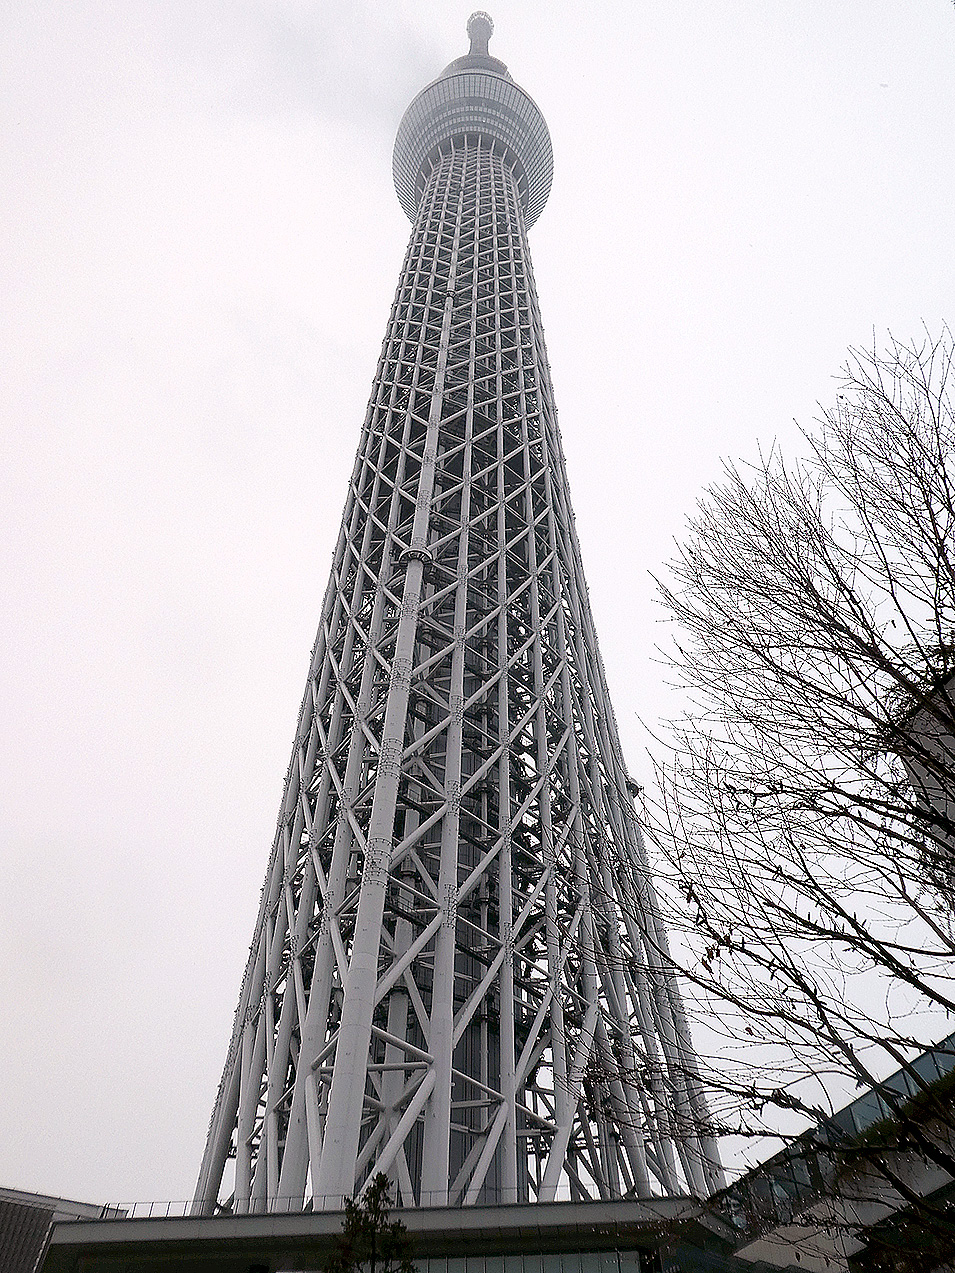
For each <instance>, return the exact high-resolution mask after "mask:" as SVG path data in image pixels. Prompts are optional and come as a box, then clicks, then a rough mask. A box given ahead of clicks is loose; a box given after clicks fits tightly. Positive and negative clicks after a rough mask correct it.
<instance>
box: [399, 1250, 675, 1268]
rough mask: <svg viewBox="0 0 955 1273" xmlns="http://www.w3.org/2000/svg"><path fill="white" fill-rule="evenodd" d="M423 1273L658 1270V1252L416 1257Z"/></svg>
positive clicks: (416, 1261) (564, 1252) (562, 1252)
mask: <svg viewBox="0 0 955 1273" xmlns="http://www.w3.org/2000/svg"><path fill="white" fill-rule="evenodd" d="M415 1266H416V1267H417V1268H418V1269H419V1270H420V1273H655V1271H656V1270H657V1269H658V1268H659V1267H660V1266H659V1259H658V1256H657V1253H656V1251H555V1252H552V1253H549V1254H543V1255H531V1254H515V1255H468V1256H449V1257H447V1258H444V1259H442V1258H436V1257H432V1258H430V1259H426V1260H415Z"/></svg>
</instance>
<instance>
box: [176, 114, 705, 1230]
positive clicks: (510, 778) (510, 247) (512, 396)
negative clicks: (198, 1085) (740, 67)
mask: <svg viewBox="0 0 955 1273" xmlns="http://www.w3.org/2000/svg"><path fill="white" fill-rule="evenodd" d="M627 783H628V780H627V775H626V772H625V769H624V764H623V760H622V756H621V750H620V745H619V741H618V738H617V732H616V726H615V722H614V717H613V712H612V710H611V706H610V701H609V697H608V694H607V689H606V685H605V680H604V674H603V669H602V665H601V661H600V657H599V654H598V649H597V641H596V637H595V633H594V628H593V623H592V620H591V615H590V609H589V606H588V600H587V591H586V586H585V583H584V576H583V571H582V568H581V562H580V553H579V549H578V544H577V539H576V535H575V531H574V521H573V515H572V512H571V507H570V500H569V494H568V487H567V480H566V476H565V469H564V460H563V455H562V451H561V444H560V439H559V436H558V431H557V422H556V416H555V410H554V399H553V393H552V389H551V385H550V381H549V377H548V369H547V361H546V355H545V349H544V340H543V333H542V328H541V322H540V316H539V312H538V305H537V298H536V294H535V289H534V283H533V278H532V274H531V264H530V258H529V255H528V249H527V239H526V229H525V218H524V212H523V209H522V206H521V200H520V195H519V185H518V174H515V171H514V161H513V159H512V158H511V157H510V156H509V155H508V154H507V153H506V152H505V151H504V150H503V149H502V148H501V147H500V145H499V144H496V143H494V142H491V141H489V140H488V139H487V138H482V137H480V136H471V137H458V138H455V139H453V140H451V141H449V142H447V143H446V144H445V145H444V146H443V147H442V150H441V152H440V153H439V154H438V155H437V156H436V157H435V158H434V159H433V160H432V161H431V168H430V174H429V175H428V178H427V183H426V187H425V190H424V194H423V197H422V198H421V202H420V206H419V210H418V214H417V219H416V221H415V223H414V228H413V232H412V237H411V241H410V245H409V248H408V253H407V256H406V259H405V264H404V268H403V271H402V274H401V279H400V283H399V287H398V292H397V296H396V299H395V303H394V307H393V309H392V313H391V318H390V322H389V325H388V330H387V334H386V338H385V342H384V346H383V351H382V356H381V360H380V363H379V367H378V373H377V377H376V380H375V383H374V388H373V396H372V401H371V404H370V406H369V410H368V415H367V418H366V421H365V426H364V431H363V434H362V439H361V444H360V447H359V452H358V457H357V460H356V464H355V469H354V473H353V476H352V479H351V482H350V486H349V492H348V500H347V504H346V508H345V515H344V520H343V524H342V530H341V535H340V538H339V541H338V546H337V549H336V552H335V558H334V563H333V567H332V573H331V580H330V583H329V587H328V591H327V595H326V598H325V603H324V609H323V613H322V619H321V626H320V628H319V633H318V638H317V641H316V645H315V649H314V654H313V658H312V664H311V670H310V673H309V679H308V686H307V690H306V694H305V700H304V704H303V707H302V712H301V716H300V720H299V726H298V734H297V738H296V742H295V748H294V752H293V756H292V761H291V766H290V769H289V774H288V779H287V783H286V788H285V797H284V802H283V804H282V809H281V814H280V818H279V827H278V833H277V838H276V841H275V847H274V851H273V855H272V860H271V864H270V867H269V871H268V876H267V879H266V883H265V887H264V890H263V895H262V901H261V909H260V912H259V917H258V923H257V928H256V932H255V939H254V942H253V945H252V950H251V953H250V957H249V963H248V967H247V970H246V974H245V978H244V981H243V985H242V991H241V998H240V1002H239V1006H238V1010H237V1014H236V1020H235V1029H234V1033H233V1037H232V1042H231V1046H230V1049H229V1054H228V1059H227V1062H226V1066H225V1072H224V1075H223V1079H222V1083H221V1086H220V1090H219V1095H218V1100H217V1103H216V1107H215V1110H214V1114H213V1120H212V1125H211V1129H210V1133H209V1139H208V1144H207V1148H206V1155H205V1159H204V1162H203V1166H202V1173H201V1177H200V1181H199V1186H198V1191H197V1195H196V1207H197V1210H199V1211H202V1210H211V1209H212V1208H213V1207H214V1206H215V1205H217V1203H218V1205H226V1206H228V1207H230V1208H234V1209H235V1210H236V1211H239V1212H244V1211H248V1210H252V1211H256V1210H266V1209H270V1208H291V1209H299V1208H302V1207H308V1206H313V1207H316V1208H318V1207H323V1206H338V1205H340V1203H341V1199H342V1196H343V1195H351V1194H352V1193H353V1191H354V1190H356V1189H357V1188H360V1187H361V1185H362V1183H363V1182H364V1181H366V1180H367V1179H368V1178H369V1177H370V1176H371V1175H372V1174H374V1173H376V1172H379V1171H385V1172H387V1173H389V1174H390V1176H391V1177H392V1178H393V1180H394V1181H395V1182H396V1184H397V1188H398V1194H399V1199H400V1202H401V1204H402V1205H405V1206H415V1205H444V1204H450V1205H456V1204H464V1205H467V1204H472V1203H478V1202H498V1201H525V1200H535V1199H536V1200H549V1199H554V1198H561V1197H565V1198H572V1199H589V1198H615V1197H621V1196H627V1195H630V1196H645V1195H651V1194H654V1193H680V1192H685V1191H690V1192H693V1193H698V1194H702V1193H708V1192H709V1191H710V1190H711V1189H712V1188H713V1187H714V1186H716V1185H717V1184H718V1183H719V1168H718V1164H717V1159H716V1155H715V1151H714V1148H713V1145H712V1144H711V1143H710V1142H709V1141H708V1140H707V1138H706V1136H705V1134H704V1131H703V1128H704V1125H705V1121H706V1111H705V1108H704V1105H703V1100H702V1097H701V1095H700V1091H699V1088H698V1084H697V1081H696V1077H695V1063H694V1057H693V1053H692V1050H691V1047H690V1043H689V1040H688V1036H687V1032H686V1027H685V1023H684V1020H683V1016H682V1011H681V1007H680V1003H679V998H678V994H677V990H676V987H675V985H674V983H673V981H672V979H671V977H670V976H669V974H668V971H667V968H666V964H665V949H666V948H665V935H664V933H663V931H662V928H661V924H660V920H659V917H658V910H657V906H656V903H655V900H654V894H653V888H652V884H651V881H650V878H649V875H648V870H647V864H646V859H645V855H644V852H643V848H642V843H641V840H640V834H639V827H638V826H637V823H636V820H635V816H634V811H633V806H632V803H631V800H630V798H629V796H628V793H627ZM230 1158H234V1160H235V1162H234V1182H233V1181H232V1180H231V1174H232V1173H231V1170H230V1169H229V1168H228V1165H227V1160H228V1159H230ZM230 1193H231V1197H227V1195H229V1194H230Z"/></svg>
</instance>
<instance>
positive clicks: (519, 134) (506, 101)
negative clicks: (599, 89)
mask: <svg viewBox="0 0 955 1273" xmlns="http://www.w3.org/2000/svg"><path fill="white" fill-rule="evenodd" d="M493 30H494V24H493V23H492V22H491V19H490V18H489V17H488V15H487V14H486V13H482V12H478V13H472V15H471V17H470V18H469V19H468V35H469V36H470V38H471V48H470V51H469V52H468V53H466V54H465V55H464V57H459V58H456V59H455V60H454V61H453V62H452V63H451V65H450V66H448V67H447V68H446V69H445V70H444V71H443V72H442V73H441V75H439V76H438V78H437V79H436V80H434V81H433V82H432V83H431V84H429V85H428V87H427V88H425V89H422V91H421V92H420V93H419V94H418V96H417V97H416V98H415V99H414V101H413V102H412V103H411V105H410V106H409V107H408V109H407V110H406V111H405V114H404V118H403V119H402V121H401V123H400V125H399V127H398V136H397V137H396V138H395V153H394V177H395V189H396V190H397V192H398V201H399V202H400V204H401V206H402V208H403V209H404V211H405V212H406V213H407V215H408V217H409V218H410V219H411V220H412V221H413V220H414V219H415V215H416V214H417V211H418V204H419V202H420V200H421V196H422V194H423V193H424V188H425V183H426V181H427V175H428V171H429V167H430V164H429V161H430V160H431V159H432V158H433V157H434V156H435V155H436V154H437V153H438V152H439V151H440V150H441V149H442V147H445V146H447V144H448V143H449V142H450V141H451V139H452V138H454V137H466V136H480V137H485V138H487V139H488V140H490V141H493V142H496V143H499V145H500V146H501V148H502V150H503V151H504V152H505V153H506V154H507V155H508V156H509V158H510V159H512V160H513V162H514V169H515V173H516V175H517V181H518V190H519V192H520V197H521V202H522V204H523V207H524V215H525V217H526V221H527V225H528V226H532V225H533V224H534V222H535V221H536V220H537V218H538V217H539V216H540V214H541V212H542V211H543V208H544V204H545V203H546V202H547V196H548V195H549V194H550V187H551V181H552V180H553V176H554V154H553V151H552V149H551V144H550V133H549V132H548V131H547V124H546V123H545V122H544V116H543V115H542V114H541V113H540V111H539V110H538V108H537V106H536V105H535V104H534V102H533V100H532V99H531V98H530V97H529V96H528V94H527V93H525V92H524V90H523V89H522V88H521V87H520V85H518V84H515V83H514V81H513V80H512V79H511V76H510V74H509V73H508V70H507V67H506V66H505V65H504V63H503V62H499V61H498V60H497V58H495V57H491V55H490V54H489V53H488V49H487V45H488V39H489V38H490V36H491V33H492V31H493Z"/></svg>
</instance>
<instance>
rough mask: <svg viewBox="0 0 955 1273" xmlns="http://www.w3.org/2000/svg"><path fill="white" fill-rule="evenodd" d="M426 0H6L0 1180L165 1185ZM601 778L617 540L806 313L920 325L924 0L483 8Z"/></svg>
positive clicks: (389, 234) (301, 631) (829, 351)
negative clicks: (600, 731) (522, 122)
mask: <svg viewBox="0 0 955 1273" xmlns="http://www.w3.org/2000/svg"><path fill="white" fill-rule="evenodd" d="M469 11H470V10H469V7H468V6H467V5H458V4H451V3H448V2H447V0H443V2H439V0H430V2H428V0H390V2H389V3H388V4H385V3H383V2H375V3H373V2H372V0H352V2H351V3H347V2H346V0H339V3H337V4H334V5H332V4H330V3H327V2H326V3H322V0H71V3H68V4H66V3H57V2H56V0H45V2H44V0H39V2H38V3H33V4H9V5H5V6H3V15H2V16H0V39H2V50H0V58H2V64H0V102H2V114H3V129H4V133H5V137H4V143H3V148H2V155H0V225H2V233H3V238H4V243H3V247H4V251H3V253H2V261H0V293H2V295H3V298H4V303H3V306H2V318H0V322H2V325H3V333H2V349H0V383H2V387H0V412H2V421H3V434H2V459H0V492H2V494H0V518H2V526H0V555H2V567H0V568H2V572H3V576H2V577H3V583H4V600H5V605H4V606H3V616H2V627H0V642H2V647H0V648H2V656H3V657H2V661H0V687H2V689H0V692H2V696H3V702H4V709H5V717H6V722H7V723H6V728H5V729H4V731H3V733H2V736H0V857H2V861H0V923H2V926H0V943H2V945H0V1002H2V1005H3V1016H2V1023H0V1092H2V1096H3V1101H4V1107H5V1116H4V1118H3V1120H2V1131H0V1183H2V1184H5V1185H11V1186H16V1187H20V1188H29V1189H37V1190H42V1191H44V1192H50V1193H59V1194H63V1195H67V1196H73V1197H77V1198H83V1199H88V1200H90V1201H97V1202H103V1201H107V1200H109V1201H123V1200H126V1201H129V1200H134V1199H148V1198H183V1197H187V1196H189V1195H190V1194H191V1192H192V1188H193V1184H194V1178H195V1173H196V1170H197V1168H198V1163H199V1158H200V1155H201V1150H202V1144H203V1140H204V1136H205V1130H206V1125H207V1121H208V1117H209V1113H210V1111H211V1106H212V1101H213V1097H214V1093H215V1087H216V1084H217V1081H218V1077H219V1072H220V1068H221V1064H222V1060H223V1058H224V1054H225V1049H226V1044H227V1042H228V1035H229V1031H230V1026H231V1018H232V1011H233V1006H234V1003H235V999H236V996H237V992H238V985H239V980H240V976H241V970H242V966H243V963H244V960H245V955H246V952H247V949H248V943H249V940H250V937H251V932H252V923H253V918H254V912H255V907H256V904H257V900H258V894H259V887H260V884H261V880H262V876H263V874H264V871H265V865H266V860H267V856H268V851H269V846H270V843H271V839H272V830H273V826H274V820H275V814H276V810H277V807H278V801H279V796H280V791H281V784H282V779H283V776H284V773H285V768H286V764H287V760H288V752H289V747H290V745H291V740H292V735H293V731H294V725H295V718H296V714H297V710H298V703H299V699H300V696H301V692H302V688H303V685H304V679H305V675H306V670H307V661H308V652H309V648H310V645H311V642H312V638H313V634H314V627H315V624H316V622H317V618H318V610H319V605H320V602H321V596H322V593H323V590H324V586H325V580H326V576H327V571H328V565H329V561H330V556H331V550H332V546H333V542H334V538H335V534H336V531H337V527H338V521H339V517H340V513H341V507H342V503H343V500H344V495H345V484H346V480H347V475H348V472H349V470H350V467H351V463H352V459H353V455H354V449H355V446H356V444H357V440H358V433H359V428H360V425H361V421H362V417H363V413H364V406H365V402H366V399H367V396H368V390H369V385H370V382H371V376H372V374H373V371H374V368H375V362H376V359H377V355H378V348H379V343H380V340H381V336H382V334H383V332H384V326H385V321H386V318H387V314H388V309H389V306H390V303H391V298H392V293H393V290H394V286H395V281H396V279H397V274H398V269H399V266H400V263H401V258H402V254H403V251H404V246H405V242H406V239H407V233H408V225H407V222H406V221H405V220H404V218H403V216H402V214H401V212H400V209H399V207H398V204H397V201H396V199H395V197H394V193H393V190H392V188H391V179H390V173H391V145H392V141H393V137H394V132H395V129H396V126H397V124H398V121H399V119H400V117H401V114H402V111H403V110H404V108H405V106H406V105H407V104H408V102H409V101H410V100H411V98H412V97H413V95H414V94H415V92H416V91H417V90H418V89H419V88H421V87H423V85H424V84H425V83H426V82H427V81H428V80H430V79H432V78H433V77H434V76H435V75H436V74H438V73H439V72H440V70H441V69H442V67H443V66H444V65H445V64H446V63H447V62H448V61H450V60H451V58H452V57H454V56H457V55H458V54H460V53H461V52H463V51H464V49H465V47H466V39H465V36H464V23H465V20H466V18H467V15H468V12H469ZM492 14H493V17H494V20H495V23H496V28H497V30H496V34H495V36H494V40H493V43H492V52H494V53H495V54H496V55H497V56H499V57H501V58H503V60H504V61H505V62H507V63H508V65H509V67H510V69H511V71H512V73H513V74H514V77H515V78H516V79H517V80H518V82H519V83H521V84H522V85H524V86H525V87H526V88H527V89H528V91H529V92H530V93H531V95H532V96H533V97H534V98H535V100H536V101H537V102H538V104H539V105H540V107H541V108H542V110H543V112H544V115H545V117H546V118H547V120H548V123H549V125H550V129H551V133H552V136H553V141H554V151H555V161H556V176H555V181H554V189H553V194H552V196H551V199H550V203H549V206H548V207H547V209H546V210H545V212H544V214H543V216H542V217H541V220H540V222H539V224H538V226H537V227H536V228H535V229H534V231H533V232H532V235H531V245H532V250H533V252H534V260H535V266H536V273H537V281H538V287H539V291H540V296H541V304H542V308H543V314H544V321H545V327H546V331H547V337H548V345H549V352H550V360H551V363H552V367H553V372H554V379H555V382H556V388H557V395H558V404H559V407H560V411H561V423H562V428H563V434H564V440H565V445H566V449H567V453H568V462H569V465H570V475H571V482H572V488H573V493H574V499H575V505H576V510H577V522H578V528H579V531H580V535H581V539H582V542H583V550H584V560H585V564H586V567H587V570H588V577H589V581H590V588H591V594H592V599H593V603H594V607H595V610H596V616H597V625H598V630H599V632H600V636H601V642H602V647H603V651H604V655H605V659H606V662H607V665H608V672H609V676H610V681H611V688H612V691H613V693H614V699H615V703H616V709H617V715H618V718H619V722H620V725H621V729H622V731H623V734H624V741H625V744H626V745H627V749H628V754H629V760H630V767H631V769H632V770H633V772H634V774H635V776H637V777H640V776H642V775H643V773H644V770H645V767H646V766H645V763H644V761H643V759H642V750H641V749H642V746H643V742H642V739H641V735H640V731H639V727H638V721H637V715H638V714H639V715H640V716H642V717H645V718H646V719H647V720H648V721H650V722H653V721H654V720H656V719H658V718H659V717H660V716H661V715H663V714H665V713H666V710H667V692H666V689H665V686H663V685H662V684H661V675H662V674H661V672H660V670H659V668H658V667H657V666H656V665H655V664H654V662H653V657H654V655H653V650H654V645H655V644H656V642H657V641H658V640H659V639H660V635H661V634H660V630H659V626H658V624H657V619H658V614H657V610H656V608H655V606H654V604H653V602H652V585H651V583H650V580H649V578H648V572H650V571H651V570H654V571H655V570H659V568H660V565H661V563H662V562H663V561H664V560H665V559H666V558H667V557H668V555H669V554H670V545H671V543H672V540H673V538H674V536H678V535H679V534H680V533H681V528H682V526H683V524H684V520H685V518H686V516H687V515H688V514H689V513H690V512H691V511H692V508H693V504H694V500H695V499H696V498H697V496H698V494H699V493H700V491H701V489H702V487H703V486H704V485H705V484H706V483H707V482H710V481H712V480H713V479H715V478H716V477H717V476H718V474H719V469H720V459H721V457H724V456H726V457H732V456H742V457H747V456H749V457H752V456H754V455H755V454H756V451H757V448H758V446H760V445H762V446H763V447H765V446H766V445H768V444H769V443H770V442H771V441H772V440H773V439H774V438H778V439H780V440H782V441H783V442H784V443H785V444H786V445H788V446H790V447H792V446H795V445H796V442H795V430H794V426H793V424H792V420H793V417H795V418H796V419H798V420H800V421H801V422H803V423H810V422H811V420H812V419H813V416H814V414H815V403H816V402H817V401H820V400H822V401H826V400H828V399H829V398H830V397H831V396H832V393H833V380H832V378H833V376H834V375H835V374H836V373H837V372H838V369H839V367H840V364H841V362H842V358H843V354H844V351H845V348H846V346H847V345H850V344H853V343H867V342H871V340H872V334H873V330H874V331H875V332H876V334H877V336H878V337H879V338H881V337H882V336H883V335H884V333H885V331H886V330H887V329H891V330H892V331H893V332H894V333H895V334H896V335H897V336H899V337H900V338H907V337H910V336H912V335H916V334H917V333H918V331H919V330H920V328H921V324H922V323H923V322H924V323H926V324H927V325H928V326H929V327H930V328H931V329H933V330H937V329H938V327H939V325H940V324H941V322H942V321H943V320H944V319H946V318H949V319H950V318H951V317H952V313H951V305H950V298H951V296H952V292H953V282H955V279H953V245H955V200H953V195H955V141H953V137H955V132H953V121H955V109H953V108H955V74H953V70H955V6H953V4H952V3H951V0H720V2H719V3H717V2H716V0H628V2H627V3H624V2H623V0H615V2H613V3H611V2H610V0H594V2H593V3H591V4H590V5H587V6H584V5H580V4H579V3H575V4H570V3H566V2H565V0H546V2H545V0H496V2H495V4H494V7H493V10H492Z"/></svg>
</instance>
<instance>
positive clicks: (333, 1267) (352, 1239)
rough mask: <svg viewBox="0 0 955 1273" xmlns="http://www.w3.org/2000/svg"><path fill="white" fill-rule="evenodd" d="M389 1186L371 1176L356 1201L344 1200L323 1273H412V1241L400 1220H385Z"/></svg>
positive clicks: (383, 1179)
mask: <svg viewBox="0 0 955 1273" xmlns="http://www.w3.org/2000/svg"><path fill="white" fill-rule="evenodd" d="M390 1205H391V1185H390V1182H389V1180H388V1177H387V1176H386V1175H385V1174H384V1172H379V1173H378V1175H377V1176H374V1177H373V1178H372V1180H371V1182H370V1183H369V1185H368V1186H367V1188H366V1189H365V1191H364V1193H363V1194H362V1195H361V1196H360V1197H359V1198H357V1199H355V1198H346V1199H345V1220H344V1223H343V1225H342V1232H341V1236H340V1237H339V1239H338V1243H337V1246H336V1249H335V1253H334V1254H333V1256H332V1257H331V1259H330V1260H329V1261H328V1263H327V1264H326V1265H325V1269H326V1273H360V1271H362V1270H367V1273H416V1270H415V1263H414V1260H413V1259H412V1242H411V1239H410V1238H409V1236H408V1231H407V1229H406V1228H405V1226H404V1225H403V1224H402V1223H401V1221H400V1220H391V1219H389V1208H390Z"/></svg>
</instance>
